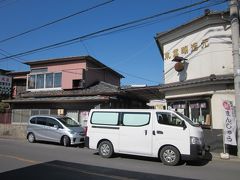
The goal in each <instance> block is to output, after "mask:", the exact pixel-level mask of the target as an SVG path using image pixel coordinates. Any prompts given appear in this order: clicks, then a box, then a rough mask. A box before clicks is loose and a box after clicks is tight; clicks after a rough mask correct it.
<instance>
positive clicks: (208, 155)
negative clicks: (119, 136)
mask: <svg viewBox="0 0 240 180" xmlns="http://www.w3.org/2000/svg"><path fill="white" fill-rule="evenodd" d="M94 155H98V156H99V154H98V152H96V153H94ZM111 158H127V159H136V160H142V161H152V162H159V163H161V160H160V159H159V158H153V157H145V156H137V155H128V154H117V153H115V154H114V155H113V157H111ZM210 161H212V154H211V153H210V152H207V153H206V155H205V156H204V157H203V159H201V160H196V161H181V162H180V163H179V164H178V165H177V166H181V165H184V164H186V165H187V166H205V165H207V164H208V163H209V162H210Z"/></svg>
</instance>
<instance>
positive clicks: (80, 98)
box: [4, 96, 109, 103]
mask: <svg viewBox="0 0 240 180" xmlns="http://www.w3.org/2000/svg"><path fill="white" fill-rule="evenodd" d="M106 100H109V97H108V96H78V97H47V98H44V97H42V98H20V99H11V100H4V102H7V103H33V102H34V103H51V102H61V103H63V102H92V101H94V102H96V101H106Z"/></svg>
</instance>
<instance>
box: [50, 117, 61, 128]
mask: <svg viewBox="0 0 240 180" xmlns="http://www.w3.org/2000/svg"><path fill="white" fill-rule="evenodd" d="M46 120H47V125H48V126H50V127H54V125H57V126H58V127H59V128H62V126H61V124H60V123H59V122H57V121H56V120H55V119H52V118H46Z"/></svg>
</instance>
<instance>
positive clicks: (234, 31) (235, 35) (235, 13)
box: [229, 0, 240, 158]
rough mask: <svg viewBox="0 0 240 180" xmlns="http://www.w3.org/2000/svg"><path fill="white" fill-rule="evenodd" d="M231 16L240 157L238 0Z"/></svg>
mask: <svg viewBox="0 0 240 180" xmlns="http://www.w3.org/2000/svg"><path fill="white" fill-rule="evenodd" d="M229 6H230V18H231V31H232V54H233V71H234V72H233V73H234V88H235V106H236V120H237V134H238V135H237V136H238V137H237V148H238V157H239V158H240V62H239V61H240V59H239V20H238V0H231V1H230V4H229Z"/></svg>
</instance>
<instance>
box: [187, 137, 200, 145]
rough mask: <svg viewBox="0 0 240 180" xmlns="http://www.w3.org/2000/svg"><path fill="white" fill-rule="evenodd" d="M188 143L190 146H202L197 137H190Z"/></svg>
mask: <svg viewBox="0 0 240 180" xmlns="http://www.w3.org/2000/svg"><path fill="white" fill-rule="evenodd" d="M190 143H191V144H200V145H201V144H202V140H201V139H200V138H198V137H193V136H191V137H190Z"/></svg>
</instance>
